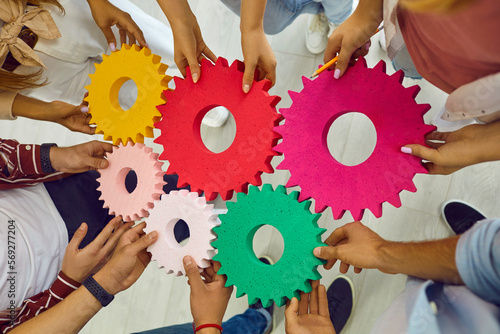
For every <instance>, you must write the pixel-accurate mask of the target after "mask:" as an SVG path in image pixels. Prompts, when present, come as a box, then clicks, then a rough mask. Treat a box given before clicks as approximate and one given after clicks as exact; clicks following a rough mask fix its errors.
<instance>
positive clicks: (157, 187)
mask: <svg viewBox="0 0 500 334" xmlns="http://www.w3.org/2000/svg"><path fill="white" fill-rule="evenodd" d="M108 162H109V166H108V168H105V169H100V170H99V173H101V177H99V178H98V179H97V181H98V182H99V183H100V186H99V188H97V190H99V191H100V192H101V193H102V194H101V197H100V198H99V199H101V200H104V207H105V208H109V214H110V215H121V216H122V217H123V220H124V221H133V220H139V219H141V218H143V217H147V216H148V210H149V209H151V208H153V202H154V201H155V200H158V199H160V196H161V194H162V193H163V186H164V185H165V184H167V183H166V182H165V181H163V175H164V174H165V173H164V172H163V171H162V170H161V166H162V165H163V163H162V162H160V161H158V154H156V153H153V150H152V149H151V148H150V147H147V146H145V145H144V144H140V143H136V144H135V145H134V144H133V143H132V142H129V143H128V144H127V146H123V144H120V145H119V146H118V147H114V148H113V153H111V154H110V155H109V156H108ZM131 170H133V171H134V172H135V173H136V175H137V186H136V188H135V189H134V191H133V192H132V193H129V192H128V191H127V189H126V188H125V178H126V177H127V174H128V173H129V172H130V171H131Z"/></svg>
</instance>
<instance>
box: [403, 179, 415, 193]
mask: <svg viewBox="0 0 500 334" xmlns="http://www.w3.org/2000/svg"><path fill="white" fill-rule="evenodd" d="M405 189H406V190H408V191H410V192H412V193H414V192H416V191H417V187H416V186H415V184H414V183H413V182H408V184H407V185H406V187H405Z"/></svg>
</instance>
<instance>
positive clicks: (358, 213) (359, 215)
mask: <svg viewBox="0 0 500 334" xmlns="http://www.w3.org/2000/svg"><path fill="white" fill-rule="evenodd" d="M364 213H365V209H361V210H356V211H354V210H351V215H352V218H353V219H354V220H356V221H361V219H362V218H363V215H364Z"/></svg>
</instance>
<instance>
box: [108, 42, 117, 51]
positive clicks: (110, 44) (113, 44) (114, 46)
mask: <svg viewBox="0 0 500 334" xmlns="http://www.w3.org/2000/svg"><path fill="white" fill-rule="evenodd" d="M109 48H110V49H111V51H116V45H115V43H109Z"/></svg>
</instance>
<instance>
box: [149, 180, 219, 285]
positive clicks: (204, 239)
mask: <svg viewBox="0 0 500 334" xmlns="http://www.w3.org/2000/svg"><path fill="white" fill-rule="evenodd" d="M180 219H182V220H184V222H185V223H186V224H187V226H188V227H189V241H188V242H187V244H186V245H184V246H181V245H180V244H179V243H178V242H177V241H176V239H175V236H174V227H175V225H176V223H177V222H178V221H179V220H180ZM146 223H147V226H146V228H145V230H144V231H145V232H146V233H149V232H152V231H157V232H158V240H157V241H156V242H155V243H154V244H153V245H151V246H149V248H148V251H149V252H151V254H152V258H151V259H152V260H156V261H157V262H158V267H160V268H161V267H164V268H165V270H166V271H167V274H171V273H174V274H175V275H176V276H181V275H185V270H184V265H183V262H182V259H183V258H184V256H186V255H190V256H191V257H193V259H194V260H195V262H196V264H197V265H198V266H199V267H200V268H207V267H209V266H210V260H211V259H212V257H213V256H214V255H215V251H214V248H213V247H212V246H211V245H210V242H211V241H212V240H214V239H215V238H216V236H215V234H214V233H213V232H212V228H214V227H215V226H218V225H219V224H220V222H219V220H218V219H217V214H215V213H213V204H207V202H206V201H205V197H199V196H198V193H195V192H189V191H188V190H185V189H183V190H180V191H178V190H174V191H171V192H170V193H168V194H163V195H162V196H161V200H160V201H159V202H155V207H154V208H153V209H152V210H151V211H150V215H149V217H148V218H147V219H146Z"/></svg>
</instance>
